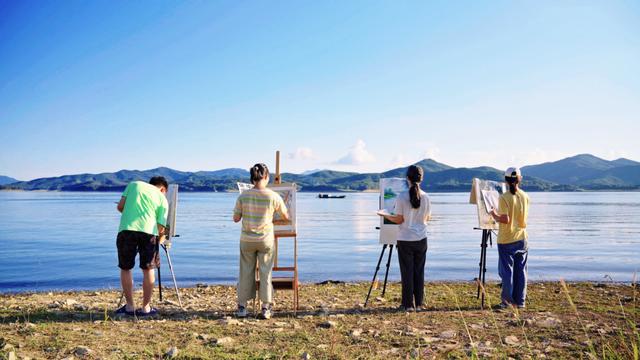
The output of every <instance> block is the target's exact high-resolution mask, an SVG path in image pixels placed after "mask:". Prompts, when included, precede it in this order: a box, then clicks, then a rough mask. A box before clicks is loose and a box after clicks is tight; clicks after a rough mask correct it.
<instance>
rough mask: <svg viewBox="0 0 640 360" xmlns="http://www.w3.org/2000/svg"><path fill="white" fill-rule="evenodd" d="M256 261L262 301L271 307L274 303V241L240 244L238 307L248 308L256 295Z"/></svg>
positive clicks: (242, 242) (243, 242)
mask: <svg viewBox="0 0 640 360" xmlns="http://www.w3.org/2000/svg"><path fill="white" fill-rule="evenodd" d="M256 260H257V262H258V271H259V272H260V301H261V302H262V304H263V306H264V305H269V304H271V303H272V302H273V301H272V300H273V286H272V285H271V269H272V268H273V239H268V240H264V241H260V242H249V241H241V242H240V276H239V278H238V305H241V306H246V305H247V301H248V300H252V299H253V298H254V297H255V295H256V275H255V274H256Z"/></svg>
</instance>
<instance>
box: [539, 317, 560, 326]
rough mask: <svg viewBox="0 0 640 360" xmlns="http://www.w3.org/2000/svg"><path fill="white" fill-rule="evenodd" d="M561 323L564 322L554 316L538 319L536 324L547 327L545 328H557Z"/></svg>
mask: <svg viewBox="0 0 640 360" xmlns="http://www.w3.org/2000/svg"><path fill="white" fill-rule="evenodd" d="M560 324H562V322H561V321H560V320H559V319H556V318H553V317H548V318H545V319H543V320H537V321H536V325H538V326H541V327H545V328H556V327H558V326H560Z"/></svg>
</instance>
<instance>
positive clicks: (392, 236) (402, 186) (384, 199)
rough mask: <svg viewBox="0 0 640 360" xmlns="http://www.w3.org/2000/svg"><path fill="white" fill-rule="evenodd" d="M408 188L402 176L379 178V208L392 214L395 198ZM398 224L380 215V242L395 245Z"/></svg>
mask: <svg viewBox="0 0 640 360" xmlns="http://www.w3.org/2000/svg"><path fill="white" fill-rule="evenodd" d="M408 189H409V187H408V186H407V180H406V179H404V178H383V179H380V210H384V211H385V212H388V213H391V214H394V210H395V204H396V199H397V198H398V195H400V193H402V192H405V191H407V190H408ZM397 241H398V224H394V223H392V222H390V221H388V220H385V219H384V218H383V217H382V216H381V217H380V244H387V245H396V242H397Z"/></svg>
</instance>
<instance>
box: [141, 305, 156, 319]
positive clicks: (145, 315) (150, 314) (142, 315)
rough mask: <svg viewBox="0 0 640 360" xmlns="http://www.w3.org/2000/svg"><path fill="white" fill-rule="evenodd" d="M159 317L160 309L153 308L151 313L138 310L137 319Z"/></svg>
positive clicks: (150, 310)
mask: <svg viewBox="0 0 640 360" xmlns="http://www.w3.org/2000/svg"><path fill="white" fill-rule="evenodd" d="M156 315H158V309H156V308H154V307H152V308H150V309H149V311H144V309H136V316H137V317H147V316H149V317H150V316H156Z"/></svg>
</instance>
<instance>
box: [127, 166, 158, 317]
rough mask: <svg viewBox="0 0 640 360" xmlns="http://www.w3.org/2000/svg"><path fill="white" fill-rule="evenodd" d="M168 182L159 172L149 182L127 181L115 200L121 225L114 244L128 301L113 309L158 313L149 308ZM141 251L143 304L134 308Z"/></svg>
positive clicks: (139, 312)
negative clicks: (137, 265)
mask: <svg viewBox="0 0 640 360" xmlns="http://www.w3.org/2000/svg"><path fill="white" fill-rule="evenodd" d="M168 187H169V184H168V183H167V180H166V179H165V178H164V177H162V176H155V177H152V178H151V180H149V183H148V184H147V183H145V182H143V181H133V182H131V183H129V185H127V187H126V188H125V189H124V192H123V193H122V197H121V198H120V202H119V203H118V211H119V212H121V213H122V216H121V217H120V227H119V228H118V238H117V240H116V245H117V248H118V267H119V268H120V283H121V284H122V291H123V293H124V297H125V299H126V301H127V303H126V305H124V306H122V307H121V308H119V309H118V310H116V313H117V314H126V315H134V314H135V315H137V316H149V315H155V314H157V313H158V309H156V308H152V307H151V305H150V303H151V295H152V294H153V285H154V283H155V276H154V273H153V270H154V269H155V268H157V267H158V266H159V265H160V255H159V253H158V245H159V244H162V243H163V242H164V239H165V238H164V230H165V225H166V223H167V212H168V210H169V204H168V201H167V198H166V197H165V194H166V192H167V188H168ZM137 254H140V268H141V269H142V274H143V277H144V279H143V283H142V290H143V297H142V307H141V308H139V309H136V308H135V304H134V302H133V276H132V272H131V269H133V267H134V265H135V259H136V255H137Z"/></svg>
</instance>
